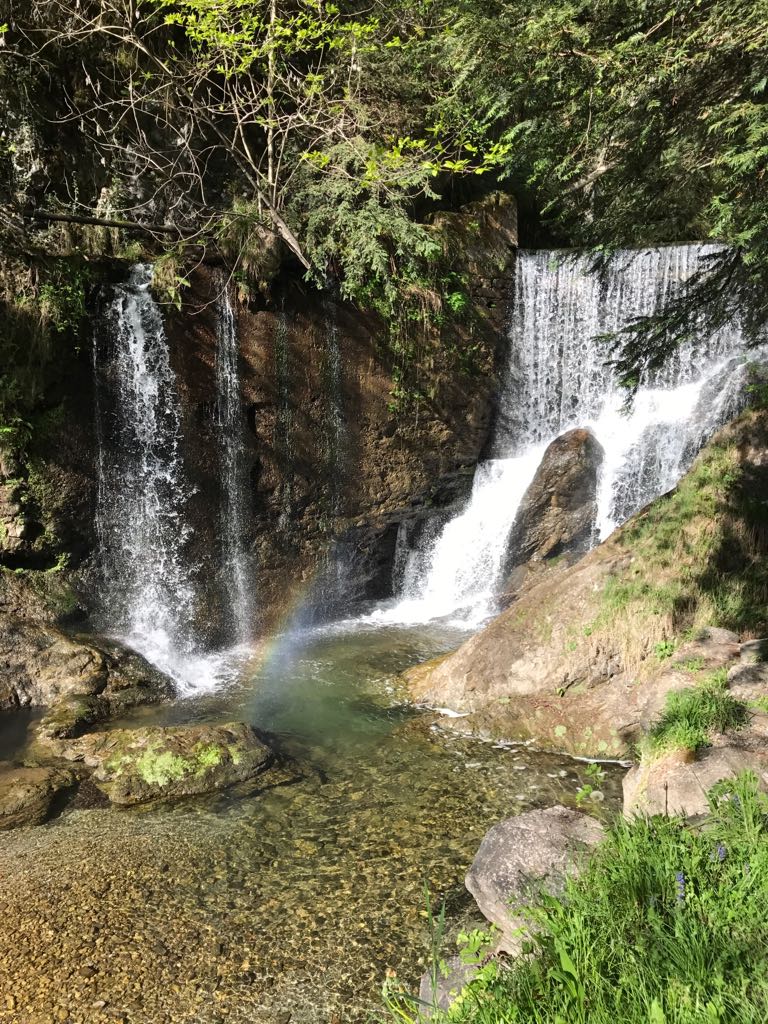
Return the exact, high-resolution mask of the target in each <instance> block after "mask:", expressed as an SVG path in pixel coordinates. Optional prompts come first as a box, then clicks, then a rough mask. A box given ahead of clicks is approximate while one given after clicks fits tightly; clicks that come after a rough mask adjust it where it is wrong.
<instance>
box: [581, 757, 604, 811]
mask: <svg viewBox="0 0 768 1024" xmlns="http://www.w3.org/2000/svg"><path fill="white" fill-rule="evenodd" d="M584 775H585V776H586V778H587V780H588V781H586V782H585V783H584V784H583V785H581V786H580V787H579V788H578V789H577V790H576V805H577V806H578V807H581V805H582V804H583V803H585V802H586V801H588V800H591V801H601V800H602V799H603V793H602V791H601V789H600V787H601V786H602V784H603V782H604V781H605V775H606V773H605V769H604V768H603V767H602V766H601V765H600V764H598V763H597V761H593V762H592V763H591V764H588V765H587V767H586V768H585V769H584Z"/></svg>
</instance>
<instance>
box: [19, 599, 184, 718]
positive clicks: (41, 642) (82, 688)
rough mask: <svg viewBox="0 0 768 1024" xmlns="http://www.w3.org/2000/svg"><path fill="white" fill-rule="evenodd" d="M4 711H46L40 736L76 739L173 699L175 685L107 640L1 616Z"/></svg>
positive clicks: (131, 654)
mask: <svg viewBox="0 0 768 1024" xmlns="http://www.w3.org/2000/svg"><path fill="white" fill-rule="evenodd" d="M0 662H1V663H2V665H3V680H2V686H1V687H0V710H5V711H10V710H13V709H14V708H16V707H26V706H34V707H45V708H48V709H49V711H48V713H47V714H46V716H45V717H44V718H43V721H42V723H41V730H42V731H43V732H44V733H45V734H50V735H52V736H72V735H76V734H77V732H78V731H80V732H82V731H83V729H84V728H86V727H87V726H89V725H91V724H93V723H94V722H97V721H100V720H102V719H104V718H108V717H110V716H112V715H115V714H118V713H120V712H122V711H124V710H126V709H128V708H130V707H133V706H135V705H137V704H149V703H154V702H156V701H159V700H164V699H167V698H169V697H171V696H173V693H174V688H173V684H172V682H171V681H170V680H169V679H168V678H167V677H166V676H164V675H163V674H162V673H161V672H158V671H157V669H154V668H153V667H152V666H151V665H150V664H149V663H148V662H147V661H146V660H145V659H144V658H142V657H141V656H140V655H138V654H136V653H135V652H134V651H130V650H128V649H127V648H125V647H123V646H122V645H120V644H118V643H116V642H114V641H109V640H105V639H103V638H99V639H95V638H93V639H92V638H90V637H89V638H87V639H85V638H79V637H72V636H69V635H67V634H65V633H63V632H61V630H58V629H56V627H55V626H49V625H41V624H36V623H34V622H29V621H24V620H21V619H16V618H13V617H10V616H2V615H0Z"/></svg>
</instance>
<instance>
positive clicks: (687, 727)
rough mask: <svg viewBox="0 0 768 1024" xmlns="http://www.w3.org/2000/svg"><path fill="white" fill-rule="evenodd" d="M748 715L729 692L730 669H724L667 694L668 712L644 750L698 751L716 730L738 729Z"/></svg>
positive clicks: (652, 753)
mask: <svg viewBox="0 0 768 1024" xmlns="http://www.w3.org/2000/svg"><path fill="white" fill-rule="evenodd" d="M747 717H748V711H747V707H746V705H745V704H744V703H743V702H742V701H739V700H736V698H735V697H732V696H731V694H730V693H728V682H727V673H726V671H725V669H720V670H719V671H717V672H713V673H712V674H711V675H709V676H707V677H706V679H704V680H703V681H702V682H701V683H699V684H698V685H697V686H693V687H690V688H689V689H685V690H673V691H672V692H671V693H668V694H667V699H666V705H665V708H664V712H663V714H662V716H661V718H660V719H659V721H658V722H657V723H656V725H654V726H653V728H652V729H651V730H650V732H649V734H648V737H647V739H646V741H645V746H644V750H643V753H644V754H645V755H646V756H650V757H659V756H661V755H662V754H666V753H669V752H670V751H672V750H693V751H697V750H699V749H700V748H701V747H704V746H706V745H707V743H708V742H709V738H710V736H711V734H712V733H713V732H725V730H726V729H738V728H739V727H740V726H742V725H743V724H744V723H745V722H746V720H747Z"/></svg>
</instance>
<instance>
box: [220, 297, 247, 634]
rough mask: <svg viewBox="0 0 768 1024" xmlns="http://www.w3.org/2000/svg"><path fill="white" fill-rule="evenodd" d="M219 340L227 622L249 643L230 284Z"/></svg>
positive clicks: (237, 375)
mask: <svg viewBox="0 0 768 1024" xmlns="http://www.w3.org/2000/svg"><path fill="white" fill-rule="evenodd" d="M216 334H217V339H216V340H217V348H216V391H217V395H218V398H217V418H216V419H217V427H218V431H219V462H220V466H221V487H222V503H221V510H220V515H219V518H220V523H221V529H220V536H221V547H222V562H223V564H222V574H223V581H224V590H225V597H226V604H227V613H228V614H227V618H228V620H229V621H230V622H231V624H232V628H231V634H232V639H233V640H235V641H236V642H237V643H244V642H245V641H246V640H247V639H248V637H249V634H250V628H251V614H252V599H251V576H250V573H249V566H248V552H247V550H246V547H245V540H244V538H245V537H246V533H247V527H246V502H247V476H246V463H245V450H244V445H243V434H244V429H245V425H244V417H243V407H242V401H241V397H240V367H239V358H240V346H239V342H238V334H237V318H236V316H235V311H234V308H233V306H232V299H231V295H230V288H229V284H228V281H227V280H226V278H225V279H224V280H223V281H222V282H221V283H220V294H219V303H218V317H217V331H216Z"/></svg>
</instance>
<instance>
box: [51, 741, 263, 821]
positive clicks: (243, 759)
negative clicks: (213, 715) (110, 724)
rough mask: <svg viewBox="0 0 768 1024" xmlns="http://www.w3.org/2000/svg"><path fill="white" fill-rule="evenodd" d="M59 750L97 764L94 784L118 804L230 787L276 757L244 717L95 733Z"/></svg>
mask: <svg viewBox="0 0 768 1024" xmlns="http://www.w3.org/2000/svg"><path fill="white" fill-rule="evenodd" d="M58 753H59V754H60V756H62V757H64V758H67V759H68V760H72V761H82V762H83V763H84V764H85V765H87V766H88V767H90V768H93V769H95V771H94V773H93V776H92V780H93V782H94V784H95V785H96V786H97V787H98V788H99V789H100V790H101V791H102V792H103V793H105V794H106V795H107V796H108V797H109V799H110V800H111V801H112V803H116V804H140V803H148V802H149V801H152V800H177V799H179V798H181V797H186V796H195V795H198V794H200V793H210V792H213V791H214V790H218V789H224V788H225V787H227V786H233V785H235V784H236V783H238V782H245V781H247V780H248V779H251V778H253V777H254V776H255V775H257V774H258V773H259V772H261V771H263V770H264V769H265V768H266V767H267V766H268V764H269V762H270V759H271V756H272V755H271V751H270V749H269V748H268V747H267V746H266V745H265V744H264V743H262V742H261V740H260V739H259V738H258V736H257V735H256V733H255V731H254V730H253V729H252V728H251V727H250V726H249V725H246V724H245V723H243V722H231V723H228V724H226V725H183V726H166V727H163V726H149V727H146V728H141V729H114V730H111V731H108V732H93V733H89V734H87V735H86V736H81V737H80V738H79V739H75V740H71V741H62V742H60V743H59V744H58Z"/></svg>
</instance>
